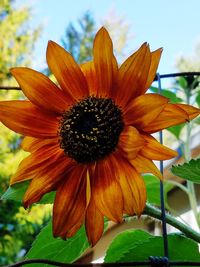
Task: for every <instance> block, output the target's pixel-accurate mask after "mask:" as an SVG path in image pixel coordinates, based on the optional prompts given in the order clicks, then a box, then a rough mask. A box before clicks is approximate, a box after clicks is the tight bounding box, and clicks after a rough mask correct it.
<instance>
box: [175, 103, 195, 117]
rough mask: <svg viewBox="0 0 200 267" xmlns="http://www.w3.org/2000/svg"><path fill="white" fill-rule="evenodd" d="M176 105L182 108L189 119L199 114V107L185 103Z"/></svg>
mask: <svg viewBox="0 0 200 267" xmlns="http://www.w3.org/2000/svg"><path fill="white" fill-rule="evenodd" d="M176 106H177V107H179V108H181V109H183V110H184V111H185V112H186V113H187V114H188V116H189V120H192V119H194V118H196V117H197V116H198V115H199V114H200V109H199V108H196V107H193V106H190V105H186V104H176Z"/></svg>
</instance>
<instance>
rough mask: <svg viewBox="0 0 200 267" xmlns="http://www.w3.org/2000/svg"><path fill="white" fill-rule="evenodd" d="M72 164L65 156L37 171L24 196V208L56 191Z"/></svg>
mask: <svg viewBox="0 0 200 267" xmlns="http://www.w3.org/2000/svg"><path fill="white" fill-rule="evenodd" d="M73 164H74V163H73V162H72V160H71V159H70V158H67V157H66V156H65V157H60V158H58V159H57V160H56V163H52V164H51V165H50V166H46V168H44V169H43V170H42V171H39V170H38V173H37V175H36V177H34V179H33V180H32V181H31V183H30V185H29V187H28V189H27V191H26V193H25V195H24V198H23V204H24V207H25V208H27V207H28V206H30V205H31V204H33V203H36V202H38V201H39V200H40V199H41V197H42V196H43V195H44V194H46V193H48V192H50V191H54V190H56V187H57V186H58V183H59V182H61V180H62V179H64V178H65V173H66V172H67V170H68V168H70V167H71V166H72V165H73Z"/></svg>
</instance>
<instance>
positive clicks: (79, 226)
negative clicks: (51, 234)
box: [61, 221, 83, 239]
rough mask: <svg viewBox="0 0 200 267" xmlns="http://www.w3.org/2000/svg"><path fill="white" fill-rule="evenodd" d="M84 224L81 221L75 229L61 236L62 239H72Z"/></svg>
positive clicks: (74, 226)
mask: <svg viewBox="0 0 200 267" xmlns="http://www.w3.org/2000/svg"><path fill="white" fill-rule="evenodd" d="M82 224H83V222H82V221H80V222H78V223H77V224H75V225H73V227H72V228H71V229H70V230H69V231H68V232H67V233H66V234H65V233H64V234H63V236H61V237H62V238H63V239H66V238H70V237H72V236H73V235H75V234H76V232H77V231H78V230H79V229H80V228H81V226H82Z"/></svg>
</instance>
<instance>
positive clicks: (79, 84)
mask: <svg viewBox="0 0 200 267" xmlns="http://www.w3.org/2000/svg"><path fill="white" fill-rule="evenodd" d="M47 63H48V65H49V68H50V69H51V71H52V73H53V74H54V75H55V77H56V79H57V81H58V83H59V84H60V86H61V88H62V89H63V91H64V92H65V94H66V96H67V99H68V100H69V101H71V102H72V101H73V100H77V101H78V100H80V99H82V98H85V97H87V96H88V87H87V82H86V79H85V77H84V75H83V73H82V71H81V69H80V67H79V66H78V64H77V63H76V62H75V60H74V59H73V57H72V56H71V55H70V54H69V53H68V52H67V51H65V49H64V48H62V47H61V46H59V45H58V44H56V43H55V42H53V41H49V43H48V47H47Z"/></svg>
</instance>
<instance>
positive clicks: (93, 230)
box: [85, 198, 104, 246]
mask: <svg viewBox="0 0 200 267" xmlns="http://www.w3.org/2000/svg"><path fill="white" fill-rule="evenodd" d="M85 228H86V233H87V237H88V241H89V243H90V244H92V246H95V245H96V243H97V242H98V241H99V239H100V238H101V236H102V234H103V230H104V216H103V215H102V214H101V212H100V211H99V210H98V209H97V207H96V205H95V202H94V199H93V198H92V199H91V200H90V203H89V205H88V208H87V211H86V215H85Z"/></svg>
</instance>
